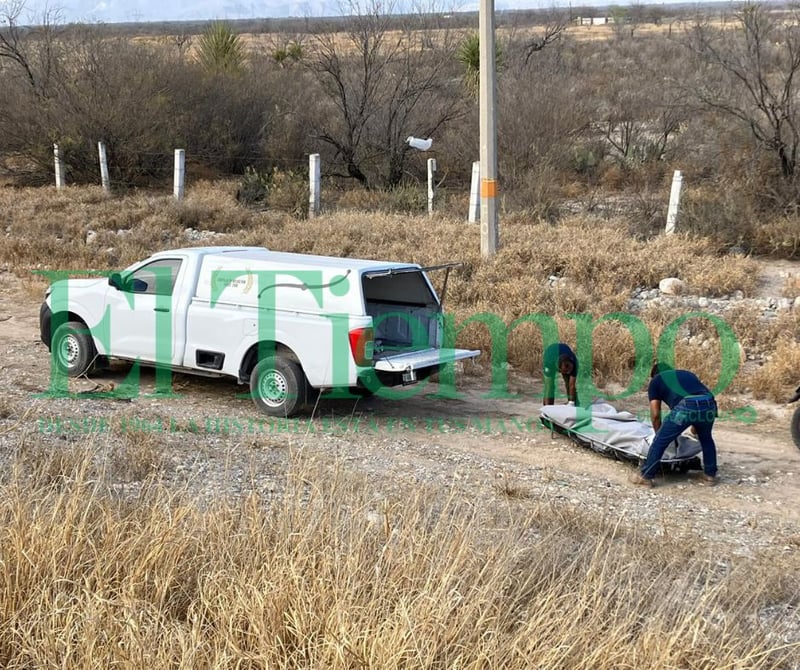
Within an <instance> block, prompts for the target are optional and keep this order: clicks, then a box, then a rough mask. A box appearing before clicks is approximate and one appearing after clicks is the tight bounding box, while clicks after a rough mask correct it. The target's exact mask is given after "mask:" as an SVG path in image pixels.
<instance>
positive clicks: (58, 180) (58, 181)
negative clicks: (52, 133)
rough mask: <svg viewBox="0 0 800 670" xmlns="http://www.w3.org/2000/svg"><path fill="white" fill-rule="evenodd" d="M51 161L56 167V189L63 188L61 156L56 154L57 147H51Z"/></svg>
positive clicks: (55, 145)
mask: <svg viewBox="0 0 800 670" xmlns="http://www.w3.org/2000/svg"><path fill="white" fill-rule="evenodd" d="M53 159H54V161H55V166H56V188H63V187H64V163H63V162H62V161H61V156H59V154H58V145H57V144H54V145H53Z"/></svg>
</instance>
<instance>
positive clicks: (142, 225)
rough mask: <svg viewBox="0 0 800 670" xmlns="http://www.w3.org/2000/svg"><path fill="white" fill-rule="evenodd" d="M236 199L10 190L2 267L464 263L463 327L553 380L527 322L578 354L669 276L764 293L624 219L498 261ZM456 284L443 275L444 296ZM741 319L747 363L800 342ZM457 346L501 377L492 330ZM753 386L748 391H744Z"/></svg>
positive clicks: (516, 224)
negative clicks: (786, 342) (151, 260)
mask: <svg viewBox="0 0 800 670" xmlns="http://www.w3.org/2000/svg"><path fill="white" fill-rule="evenodd" d="M235 190H236V185H235V184H233V183H230V182H201V183H198V184H196V185H194V186H193V187H192V188H190V189H189V191H188V194H187V197H186V199H185V200H184V201H182V202H176V201H175V200H174V199H173V198H172V197H170V196H166V195H152V194H147V193H139V194H134V195H129V196H125V197H109V196H107V195H106V194H104V192H103V191H102V190H101V189H99V188H93V187H88V188H77V187H74V188H67V189H64V190H62V191H55V190H54V189H19V190H11V189H4V190H3V191H2V192H0V210H1V211H3V222H4V226H5V229H6V231H7V232H6V236H5V238H4V240H3V245H2V247H0V263H4V264H6V265H8V266H9V267H10V268H11V269H12V270H13V271H15V272H17V273H18V274H26V273H29V272H30V271H31V270H33V269H68V270H85V269H89V268H91V269H115V268H120V267H124V266H126V265H128V264H130V263H132V262H134V261H137V260H140V259H141V258H144V257H146V256H147V255H149V254H150V253H152V252H154V251H156V250H160V249H166V248H174V247H182V246H191V245H198V244H248V245H258V246H267V247H270V248H273V249H279V250H285V251H296V252H305V253H317V254H331V255H338V256H356V257H366V258H384V259H388V260H403V261H415V262H419V263H422V264H425V265H428V264H438V263H441V262H443V261H460V262H462V263H463V264H464V266H463V268H462V269H460V270H459V271H457V272H455V273H453V274H452V275H451V277H450V280H449V282H448V285H447V294H446V296H445V306H446V308H447V309H448V311H450V312H451V313H452V314H453V315H454V317H455V319H456V321H457V323H459V324H464V323H465V322H466V320H467V319H469V318H470V317H473V316H475V315H478V314H484V315H491V316H492V317H496V319H498V320H499V322H501V323H502V324H504V325H505V326H506V327H510V326H511V325H512V324H515V323H517V325H516V326H515V327H514V328H513V330H512V331H511V332H510V333H509V335H508V338H507V339H508V350H507V354H506V356H505V357H503V358H504V360H503V361H499V362H505V358H507V362H508V363H509V364H510V365H511V366H512V367H514V368H517V369H519V370H522V371H523V372H526V373H527V372H530V373H533V374H538V372H539V369H540V364H541V355H542V349H543V346H542V338H541V334H540V333H539V330H538V328H537V327H536V326H535V325H533V324H531V323H527V322H524V321H523V322H517V320H518V319H520V318H521V317H525V316H526V315H530V314H543V315H548V316H552V317H553V318H554V319H555V320H556V322H557V324H558V327H559V334H560V337H561V339H563V340H564V341H567V342H573V343H574V337H575V327H576V326H575V318H576V317H575V316H574V315H575V314H589V315H591V316H592V317H593V318H594V319H599V318H601V317H603V316H605V315H609V314H613V313H618V312H625V311H626V310H627V303H628V299H629V297H630V295H631V292H632V291H633V290H634V289H636V288H639V287H647V288H654V287H657V286H658V282H659V281H660V280H661V279H662V278H664V277H667V276H677V277H680V278H682V279H683V280H684V281H685V282H686V284H687V286H688V290H689V291H690V292H692V293H696V294H698V295H705V296H708V297H718V296H723V295H729V294H731V293H733V292H734V291H737V290H738V291H742V292H743V293H744V294H745V295H746V296H749V295H752V294H753V292H754V291H755V289H756V286H757V281H758V274H757V266H756V264H755V262H754V261H753V260H752V259H750V258H746V257H742V256H730V255H723V254H720V253H719V245H718V244H717V243H716V242H715V240H714V239H713V238H710V237H697V236H688V235H673V236H669V237H664V236H662V237H656V238H653V239H649V240H641V239H636V238H634V237H632V236H631V235H630V234H629V233H628V232H627V231H628V227H627V225H626V223H625V222H624V221H621V220H620V221H617V220H614V219H604V218H595V217H589V216H585V215H584V216H573V217H571V218H568V219H565V220H563V221H562V222H561V223H559V224H558V225H552V224H550V223H547V222H544V221H540V220H537V219H534V218H532V217H529V216H527V215H525V214H521V213H516V214H509V215H506V216H504V217H503V218H502V221H501V248H500V251H499V252H498V253H497V254H496V255H495V256H494V257H493V258H492V259H491V260H486V259H483V258H482V257H481V255H480V232H479V229H478V226H474V225H469V224H467V223H466V222H465V221H464V220H463V219H461V218H453V217H446V216H438V217H433V218H430V217H427V216H424V215H423V216H410V215H398V214H386V213H380V212H374V211H373V212H370V213H362V212H353V211H347V212H335V213H330V214H326V215H324V216H321V217H318V218H315V219H311V220H298V219H295V218H292V217H291V216H289V215H287V214H282V213H276V212H254V211H250V210H248V209H246V208H243V207H240V206H238V204H237V203H236V199H235ZM189 228H192V229H195V230H200V231H203V232H205V233H206V234H208V235H212V234H213V235H212V236H211V237H207V238H204V239H201V240H197V241H192V240H189V239H188V238H187V235H186V232H187V229H189ZM89 231H92V233H91V235H89V238H91V239H89V238H87V234H88V233H89ZM87 240H88V241H87ZM443 276H444V275H443V273H439V274H436V273H434V275H433V280H434V282H435V283H437V286H438V287H439V288H440V289H441V288H442V285H443ZM551 277H556V278H557V279H556V280H554V281H551ZM679 315H680V312H677V311H675V310H669V309H666V308H660V309H654V310H648V311H647V312H646V313H645V314H643V315H641V319H642V321H643V322H644V324H645V325H646V327H647V329H648V331H649V332H650V335H651V339H652V343H653V345H655V343H656V342H657V340H658V338H659V337H660V335H661V332H662V330H663V328H664V327H665V326H666V325H667V324H668V323H669V322H670V321H671V320H672V319H674V318H676V317H677V316H679ZM726 318H728V317H726ZM731 319H732V321H731V326H732V327H733V328H734V331H735V333H736V335H737V337H738V338H739V339H740V341H741V343H742V346H743V348H744V349H745V350H747V351H758V352H759V353H764V352H766V353H768V352H769V351H770V350H771V348H773V347H774V346H775V342H776V337H777V336H778V335H779V334H787V333H788V335H789V336H790V337H792V336H793V337H795V338H796V339H797V338H800V325H798V320H797V319H792V318H786V317H782V318H781V319H779V320H778V321H774V322H771V323H765V322H763V320H762V319H761V318H760V315H759V314H758V313H757V311H756V310H747V309H741V310H738V311H737V310H734V311H733V312H732V316H731ZM708 328H710V324H706V329H708ZM712 334H713V333H712ZM458 344H459V345H460V346H467V347H474V348H479V349H482V350H483V351H484V352H486V353H485V354H484V355H483V356H482V357H481V365H482V366H483V368H484V369H486V368H487V367H488V364H489V362H490V358H491V354H490V353H489V352H491V350H492V337H491V333H490V330H489V328H488V327H487V326H486V323H485V321H484V322H471V323H470V324H468V325H465V326H464V327H463V329H462V330H461V332H460V334H459V339H458ZM633 344H634V343H633V340H632V339H631V336H630V335H629V333H628V331H627V330H626V329H625V328H623V327H621V326H618V325H617V326H614V325H613V324H609V325H606V326H602V327H599V328H597V330H596V331H595V333H594V341H593V368H594V372H595V374H596V375H597V378H598V380H599V382H600V383H607V382H614V383H622V384H625V383H627V380H628V379H629V376H630V370H631V367H632V362H633V359H634V355H635V348H634V346H633ZM494 362H495V363H496V362H498V361H494ZM677 362H678V364H679V365H684V366H686V367H692V368H693V369H696V370H697V372H698V373H699V374H700V375H701V377H703V378H704V379H706V380H710V383H713V379H715V378H716V377H717V375H718V374H719V370H720V357H719V355H718V354H715V353H714V351H711V352H708V351H707V350H698V349H696V348H695V349H693V348H692V347H691V346H688V347H687V346H684V345H683V344H682V345H681V346H679V347H678V360H677ZM743 374H749V373H743ZM751 382H752V380H750V379H745V378H744V377H741V378H739V379H738V380H737V384H738V385H739V387H747V386H749V385H750V384H751Z"/></svg>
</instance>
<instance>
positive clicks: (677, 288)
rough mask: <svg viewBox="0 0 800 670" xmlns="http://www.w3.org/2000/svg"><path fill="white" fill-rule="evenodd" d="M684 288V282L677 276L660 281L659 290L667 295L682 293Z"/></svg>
mask: <svg viewBox="0 0 800 670" xmlns="http://www.w3.org/2000/svg"><path fill="white" fill-rule="evenodd" d="M683 289H684V283H683V281H681V280H680V279H678V278H677V277H667V278H666V279H662V280H661V281H660V282H658V290H659V291H661V292H662V293H666V294H667V295H680V294H681V293H682V292H683Z"/></svg>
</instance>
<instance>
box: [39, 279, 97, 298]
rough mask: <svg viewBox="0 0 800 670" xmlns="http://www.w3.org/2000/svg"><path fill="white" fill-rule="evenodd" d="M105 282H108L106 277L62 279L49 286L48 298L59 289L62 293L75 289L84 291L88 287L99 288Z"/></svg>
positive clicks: (71, 291)
mask: <svg viewBox="0 0 800 670" xmlns="http://www.w3.org/2000/svg"><path fill="white" fill-rule="evenodd" d="M103 284H108V279H107V278H106V277H91V278H89V279H60V280H58V281H54V282H53V283H52V284H50V286H48V287H47V292H46V293H45V297H46V298H48V299H49V298H50V296H52V294H53V292H54V291H58V292H59V293H60V294H61V295H64V293H65V292H68V293H67V295H69V294H70V293H73V292H74V291H84V290H86V289H92V288H97V287H99V286H101V285H103Z"/></svg>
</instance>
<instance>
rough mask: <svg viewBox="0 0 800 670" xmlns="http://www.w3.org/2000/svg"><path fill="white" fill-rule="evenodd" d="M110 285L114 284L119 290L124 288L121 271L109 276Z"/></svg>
mask: <svg viewBox="0 0 800 670" xmlns="http://www.w3.org/2000/svg"><path fill="white" fill-rule="evenodd" d="M108 285H109V286H113V287H114V288H115V289H117V290H118V291H121V290H122V275H121V274H120V273H119V272H112V273H111V276H109V278H108Z"/></svg>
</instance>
